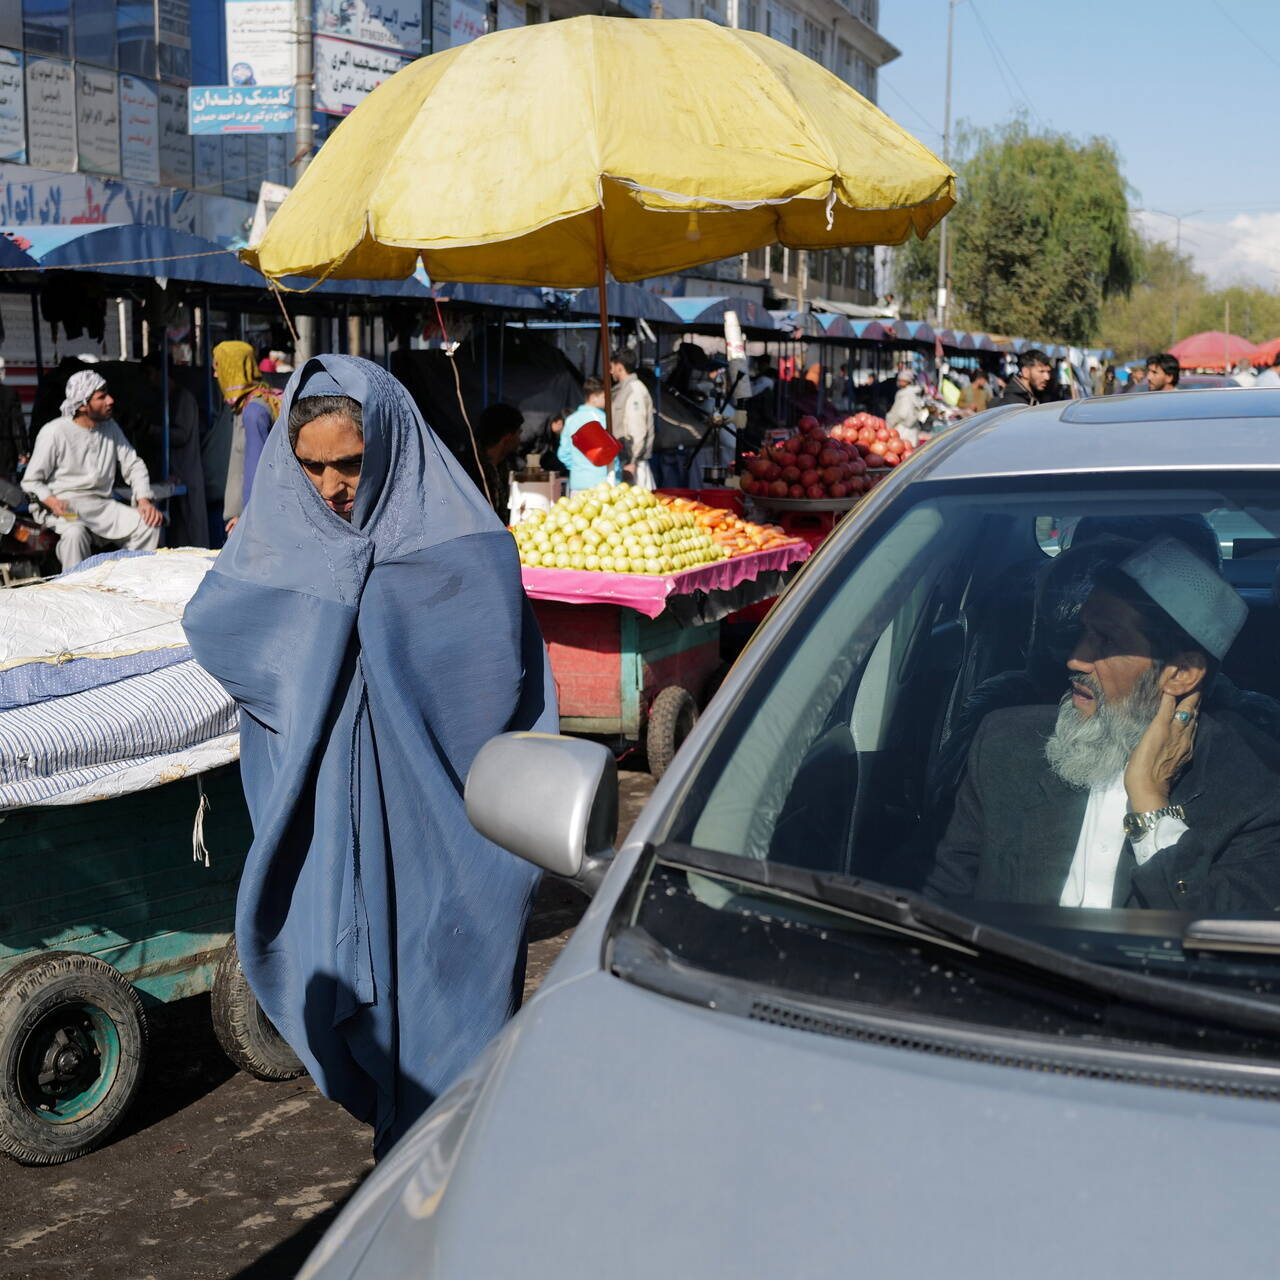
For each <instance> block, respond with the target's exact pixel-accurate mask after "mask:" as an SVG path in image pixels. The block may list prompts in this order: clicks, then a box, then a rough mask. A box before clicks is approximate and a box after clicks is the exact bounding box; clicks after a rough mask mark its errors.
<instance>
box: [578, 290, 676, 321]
mask: <svg viewBox="0 0 1280 1280" xmlns="http://www.w3.org/2000/svg"><path fill="white" fill-rule="evenodd" d="M604 297H605V302H606V304H607V305H608V307H609V319H610V320H649V321H652V322H653V323H654V324H680V323H682V320H681V317H680V316H679V315H678V314H677V313H676V312H675V311H673V310H672V309H671V308H670V307H669V306H668V305H667V299H666V298H660V297H658V295H657V294H656V293H650V292H649V290H648V289H642V288H641V287H640V286H639V285H636V284H617V283H616V282H615V283H613V284H609V285H607V286H606V287H605V295H604ZM569 310H570V311H572V312H573V314H574V315H592V316H594V315H599V314H600V290H599V289H583V291H582V292H581V293H580V294H578V296H577V297H576V298H574V300H573V302H572V303H571V304H570V305H569Z"/></svg>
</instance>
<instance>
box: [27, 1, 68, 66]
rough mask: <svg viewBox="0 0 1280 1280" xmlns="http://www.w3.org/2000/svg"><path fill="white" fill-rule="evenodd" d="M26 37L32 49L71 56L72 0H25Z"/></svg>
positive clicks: (29, 48) (36, 51)
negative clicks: (70, 1) (70, 0)
mask: <svg viewBox="0 0 1280 1280" xmlns="http://www.w3.org/2000/svg"><path fill="white" fill-rule="evenodd" d="M22 39H23V43H24V44H25V45H26V48H27V52H28V53H56V54H61V55H62V56H63V57H64V58H69V57H70V56H71V5H70V3H69V0H24V3H23V6H22Z"/></svg>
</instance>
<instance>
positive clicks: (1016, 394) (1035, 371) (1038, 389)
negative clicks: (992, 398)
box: [995, 347, 1057, 404]
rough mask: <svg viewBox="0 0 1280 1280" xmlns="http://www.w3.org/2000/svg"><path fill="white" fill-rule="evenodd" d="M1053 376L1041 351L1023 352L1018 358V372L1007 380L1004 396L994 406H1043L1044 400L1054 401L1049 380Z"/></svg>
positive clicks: (1051, 368)
mask: <svg viewBox="0 0 1280 1280" xmlns="http://www.w3.org/2000/svg"><path fill="white" fill-rule="evenodd" d="M1052 374H1053V365H1052V364H1051V363H1050V361H1049V357H1048V356H1047V355H1045V353H1044V352H1043V351H1038V350H1036V349H1035V348H1034V347H1033V348H1032V349H1031V350H1030V351H1024V352H1023V353H1022V354H1021V355H1020V356H1019V357H1018V372H1017V373H1016V374H1015V375H1014V376H1013V377H1012V378H1010V379H1009V381H1008V384H1007V385H1006V386H1005V389H1004V394H1003V395H1001V397H1000V398H999V399H998V400H997V401H996V402H995V403H996V404H1043V403H1044V402H1045V401H1046V400H1055V399H1057V396H1056V395H1055V394H1054V392H1053V389H1052V387H1050V385H1049V379H1050V377H1051V376H1052Z"/></svg>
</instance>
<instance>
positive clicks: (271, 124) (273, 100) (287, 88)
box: [187, 84, 294, 137]
mask: <svg viewBox="0 0 1280 1280" xmlns="http://www.w3.org/2000/svg"><path fill="white" fill-rule="evenodd" d="M187 116H188V127H189V128H190V130H191V133H192V135H193V136H194V137H198V136H199V135H200V134H202V133H292V132H293V129H294V111H293V85H291V84H274V85H273V84H255V85H234V84H232V85H226V84H216V85H203V86H201V85H197V86H196V87H194V88H192V89H191V90H190V91H189V93H188V95H187Z"/></svg>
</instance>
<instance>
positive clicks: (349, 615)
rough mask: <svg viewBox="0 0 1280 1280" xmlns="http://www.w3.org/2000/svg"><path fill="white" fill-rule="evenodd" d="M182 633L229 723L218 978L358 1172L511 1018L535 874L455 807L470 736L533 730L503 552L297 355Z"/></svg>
mask: <svg viewBox="0 0 1280 1280" xmlns="http://www.w3.org/2000/svg"><path fill="white" fill-rule="evenodd" d="M184 625H185V627H186V632H187V636H188V638H189V640H190V642H191V647H192V649H193V650H194V652H195V655H196V657H197V659H198V660H199V661H200V663H201V665H203V666H204V667H205V668H206V669H207V670H208V671H209V672H211V673H212V674H213V676H214V677H215V678H216V679H218V680H219V681H220V682H221V683H222V684H223V685H224V686H225V688H226V689H227V691H228V692H229V693H230V694H231V695H232V696H233V697H234V698H235V699H236V701H237V702H238V703H239V704H240V708H241V713H242V714H241V730H240V770H241V776H242V778H243V781H244V791H245V796H246V798H247V800H248V804H249V812H250V815H251V816H252V819H253V830H254V841H253V846H252V848H251V849H250V851H249V855H248V859H247V861H246V864H245V868H244V875H243V878H242V880H241V884H240V897H239V902H238V904H237V908H236V940H237V944H238V947H239V951H240V957H241V963H242V965H243V967H244V971H245V973H246V975H247V976H248V979H249V983H250V985H251V986H252V988H253V990H254V993H255V994H256V995H257V997H258V1001H259V1003H260V1004H261V1006H262V1008H263V1011H264V1012H265V1013H266V1015H267V1017H269V1018H270V1019H271V1021H272V1022H273V1023H274V1024H275V1026H276V1028H277V1029H278V1030H279V1031H280V1033H281V1034H282V1035H283V1036H284V1038H285V1039H286V1040H287V1041H288V1042H289V1043H290V1044H291V1045H292V1046H293V1048H294V1049H295V1050H296V1051H297V1053H298V1055H299V1057H301V1059H302V1061H303V1063H304V1064H305V1065H306V1067H307V1069H308V1070H309V1071H310V1072H311V1075H312V1077H313V1078H314V1080H315V1081H316V1083H317V1084H318V1085H319V1086H320V1088H321V1090H322V1091H323V1092H324V1093H325V1094H327V1095H328V1096H329V1097H331V1098H334V1099H336V1100H337V1101H338V1102H340V1103H341V1104H342V1105H343V1106H344V1107H346V1108H347V1109H348V1110H349V1111H350V1112H351V1113H352V1114H353V1115H355V1116H357V1117H359V1118H360V1119H362V1120H366V1121H368V1122H369V1123H371V1124H372V1125H373V1126H374V1151H375V1153H377V1154H379V1155H381V1154H383V1153H385V1152H386V1151H387V1150H388V1149H389V1147H390V1146H391V1144H392V1143H394V1142H395V1140H396V1139H397V1138H398V1137H399V1136H400V1135H401V1134H403V1133H404V1132H405V1130H406V1129H407V1128H409V1126H410V1125H412V1124H413V1122H414V1121H415V1120H416V1119H417V1118H418V1117H419V1116H420V1115H421V1114H422V1112H423V1111H424V1110H425V1109H426V1108H427V1107H428V1106H429V1105H430V1103H431V1101H432V1099H433V1098H434V1097H435V1096H436V1095H437V1094H439V1093H440V1091H441V1090H442V1089H444V1088H445V1087H446V1086H447V1085H448V1084H449V1082H450V1081H451V1080H452V1079H453V1077H454V1076H456V1075H457V1074H458V1073H459V1072H460V1071H461V1070H462V1069H463V1068H464V1067H465V1066H466V1065H467V1063H468V1061H469V1060H470V1059H471V1058H472V1057H473V1056H474V1055H475V1054H476V1053H477V1052H478V1051H479V1049H480V1048H481V1047H482V1046H483V1045H484V1044H485V1042H486V1041H487V1040H488V1039H490V1038H491V1037H492V1036H493V1035H494V1033H495V1032H497V1031H498V1029H499V1028H500V1027H501V1026H502V1024H503V1023H504V1022H505V1020H506V1019H507V1018H508V1017H510V1016H511V1014H512V1013H513V1012H514V1010H515V1008H516V1006H517V1004H518V1001H519V995H520V985H521V981H522V977H523V971H524V930H525V924H526V921H527V918H528V914H529V907H530V901H531V898H532V894H533V890H534V887H535V884H536V880H537V872H536V871H535V870H534V868H533V867H531V866H530V865H528V864H527V863H524V862H521V861H520V860H519V859H517V858H516V857H514V856H512V855H511V854H509V853H506V852H504V851H503V850H501V849H499V848H498V847H497V846H496V845H494V844H491V843H490V842H489V841H487V840H485V839H484V838H483V837H482V836H480V835H479V834H478V833H477V832H476V831H475V829H474V828H473V827H472V826H471V825H470V823H469V822H468V821H467V817H466V814H465V812H464V810H463V800H462V788H463V783H464V782H465V780H466V776H467V770H468V769H469V768H470V766H471V761H472V759H473V758H474V756H475V754H476V752H477V751H478V750H479V748H480V746H481V745H482V744H483V743H484V742H485V740H486V739H487V738H489V737H491V736H492V735H494V734H496V733H501V732H503V731H504V730H508V729H517V728H519V729H529V728H540V729H547V730H551V731H554V729H555V727H556V707H555V694H554V689H553V686H552V684H551V681H550V674H549V671H548V669H547V663H546V654H545V650H544V648H543V645H542V640H541V637H540V635H539V633H538V629H537V624H536V623H535V622H534V620H533V617H532V614H531V611H530V609H529V605H528V601H527V600H526V599H525V596H524V592H523V591H522V589H521V585H520V567H519V563H518V560H517V555H516V549H515V544H514V543H513V541H512V539H511V535H510V534H509V533H508V532H507V531H506V530H505V529H504V528H503V527H502V526H501V525H500V524H499V523H498V519H497V517H496V516H495V515H494V514H493V511H492V509H491V508H490V506H489V505H488V503H487V502H485V500H484V498H483V496H482V495H481V494H480V493H479V492H478V491H477V490H476V489H475V487H474V486H473V485H472V483H471V481H470V480H469V479H468V478H467V476H466V474H465V472H463V470H462V469H461V467H459V466H458V464H457V463H456V462H455V461H454V460H453V458H452V457H450V456H449V454H448V453H447V452H446V451H445V449H444V448H443V447H442V445H441V443H440V441H439V440H438V439H437V438H436V436H435V435H434V433H433V432H432V431H431V430H430V429H429V428H428V427H427V426H426V424H425V423H424V422H423V420H422V418H421V416H420V415H419V413H418V411H417V408H416V407H415V406H414V404H413V401H412V400H411V399H410V397H409V395H408V393H407V392H406V391H405V389H404V388H403V387H402V386H401V385H400V383H398V382H397V381H396V380H395V379H394V378H392V377H391V375H390V374H388V373H386V372H385V371H384V370H382V369H381V368H379V367H378V366H377V365H374V364H371V363H369V362H368V361H367V360H359V359H355V358H353V357H350V356H319V357H317V358H316V359H313V360H309V361H308V362H307V363H306V364H305V365H304V366H303V367H302V368H301V369H299V370H298V371H297V372H296V373H295V374H294V375H293V377H292V379H291V380H290V382H289V385H288V388H287V389H286V391H285V396H284V403H283V405H282V407H281V412H280V416H279V419H278V420H277V422H276V425H275V427H274V428H273V430H272V432H271V435H270V437H269V439H268V441H267V444H266V447H265V449H264V451H263V454H262V458H261V461H260V462H259V469H258V472H257V475H256V477H255V481H254V486H253V495H252V497H251V499H250V501H249V505H248V508H247V509H246V511H245V514H244V516H243V517H242V518H241V520H240V522H239V523H238V524H237V526H236V529H235V532H234V533H233V534H232V536H231V539H230V541H229V542H228V544H227V546H226V548H225V549H224V550H223V552H222V554H221V555H220V556H219V557H218V560H217V562H216V563H215V565H214V567H213V569H212V570H211V571H210V572H209V573H208V574H207V575H206V576H205V579H204V582H203V583H202V584H201V587H200V589H199V590H198V591H197V592H196V594H195V596H194V597H193V598H192V600H191V603H190V605H189V606H188V608H187V612H186V617H185V620H184ZM511 799H512V803H515V804H519V803H522V802H524V801H526V800H527V799H528V797H520V796H513V797H512V798H511Z"/></svg>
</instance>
